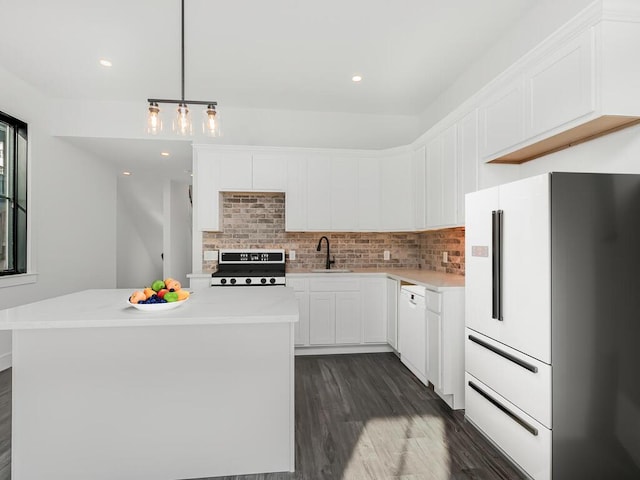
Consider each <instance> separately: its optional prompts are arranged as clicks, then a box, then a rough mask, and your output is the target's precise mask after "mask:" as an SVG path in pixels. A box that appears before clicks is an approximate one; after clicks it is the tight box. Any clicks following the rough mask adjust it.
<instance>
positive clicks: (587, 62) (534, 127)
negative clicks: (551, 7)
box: [525, 29, 595, 137]
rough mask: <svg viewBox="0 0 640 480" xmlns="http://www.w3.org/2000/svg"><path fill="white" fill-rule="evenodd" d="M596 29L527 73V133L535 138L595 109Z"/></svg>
mask: <svg viewBox="0 0 640 480" xmlns="http://www.w3.org/2000/svg"><path fill="white" fill-rule="evenodd" d="M593 54H594V52H593V30H592V29H589V30H587V31H585V32H583V33H582V34H581V35H579V36H578V37H576V38H574V39H572V40H571V41H569V42H568V43H567V44H565V45H563V46H562V47H561V48H559V49H558V50H556V51H555V52H554V53H553V54H551V55H549V56H546V57H545V58H543V59H542V60H541V61H540V62H538V63H537V64H536V65H535V66H534V67H533V68H531V70H530V71H529V74H528V75H527V83H526V89H525V94H526V99H527V117H526V131H527V136H530V137H535V136H536V135H540V134H543V133H545V132H548V131H550V130H553V129H554V128H557V127H559V126H561V125H564V124H566V123H567V122H570V121H571V120H575V119H577V118H580V117H581V116H583V115H586V114H588V113H591V112H592V111H593V110H594V109H595V98H594V96H593V94H592V92H593V86H594V78H593V69H592V66H593V64H594V58H593Z"/></svg>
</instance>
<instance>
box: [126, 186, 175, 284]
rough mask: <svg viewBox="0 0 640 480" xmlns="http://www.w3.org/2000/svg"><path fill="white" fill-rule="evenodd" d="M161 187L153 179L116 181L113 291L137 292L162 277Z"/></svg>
mask: <svg viewBox="0 0 640 480" xmlns="http://www.w3.org/2000/svg"><path fill="white" fill-rule="evenodd" d="M162 190H163V183H162V181H159V180H158V179H157V178H156V177H153V176H152V177H144V176H140V175H132V176H129V177H127V176H124V175H120V176H119V177H118V195H117V227H116V229H117V248H116V251H117V260H116V264H117V267H116V268H117V287H118V288H132V289H140V288H142V287H145V286H150V285H151V283H152V282H153V281H154V280H158V279H160V278H164V277H163V276H162V257H161V255H162V249H163V246H162V242H163V237H162V235H163V233H162V222H163V200H162V195H163V192H162Z"/></svg>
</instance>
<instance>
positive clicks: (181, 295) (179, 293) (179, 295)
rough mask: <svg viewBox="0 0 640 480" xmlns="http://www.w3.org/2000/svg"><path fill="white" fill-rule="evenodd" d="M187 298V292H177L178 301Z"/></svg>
mask: <svg viewBox="0 0 640 480" xmlns="http://www.w3.org/2000/svg"><path fill="white" fill-rule="evenodd" d="M187 298H189V292H188V291H186V290H178V300H186V299H187Z"/></svg>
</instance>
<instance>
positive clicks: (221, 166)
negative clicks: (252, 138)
mask: <svg viewBox="0 0 640 480" xmlns="http://www.w3.org/2000/svg"><path fill="white" fill-rule="evenodd" d="M213 158H214V161H216V162H217V163H218V188H219V189H220V190H221V191H234V190H235V191H250V190H252V189H253V173H252V158H251V153H246V152H219V153H215V154H213Z"/></svg>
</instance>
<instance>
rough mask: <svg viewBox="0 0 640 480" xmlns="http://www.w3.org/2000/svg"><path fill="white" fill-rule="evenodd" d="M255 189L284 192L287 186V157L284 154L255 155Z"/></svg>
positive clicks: (253, 178) (253, 173) (253, 174)
mask: <svg viewBox="0 0 640 480" xmlns="http://www.w3.org/2000/svg"><path fill="white" fill-rule="evenodd" d="M252 165H253V171H252V180H253V181H252V184H253V190H257V191H275V192H284V191H285V190H286V186H287V158H286V157H285V156H283V155H282V154H264V153H262V154H260V153H258V154H254V155H253V163H252Z"/></svg>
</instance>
